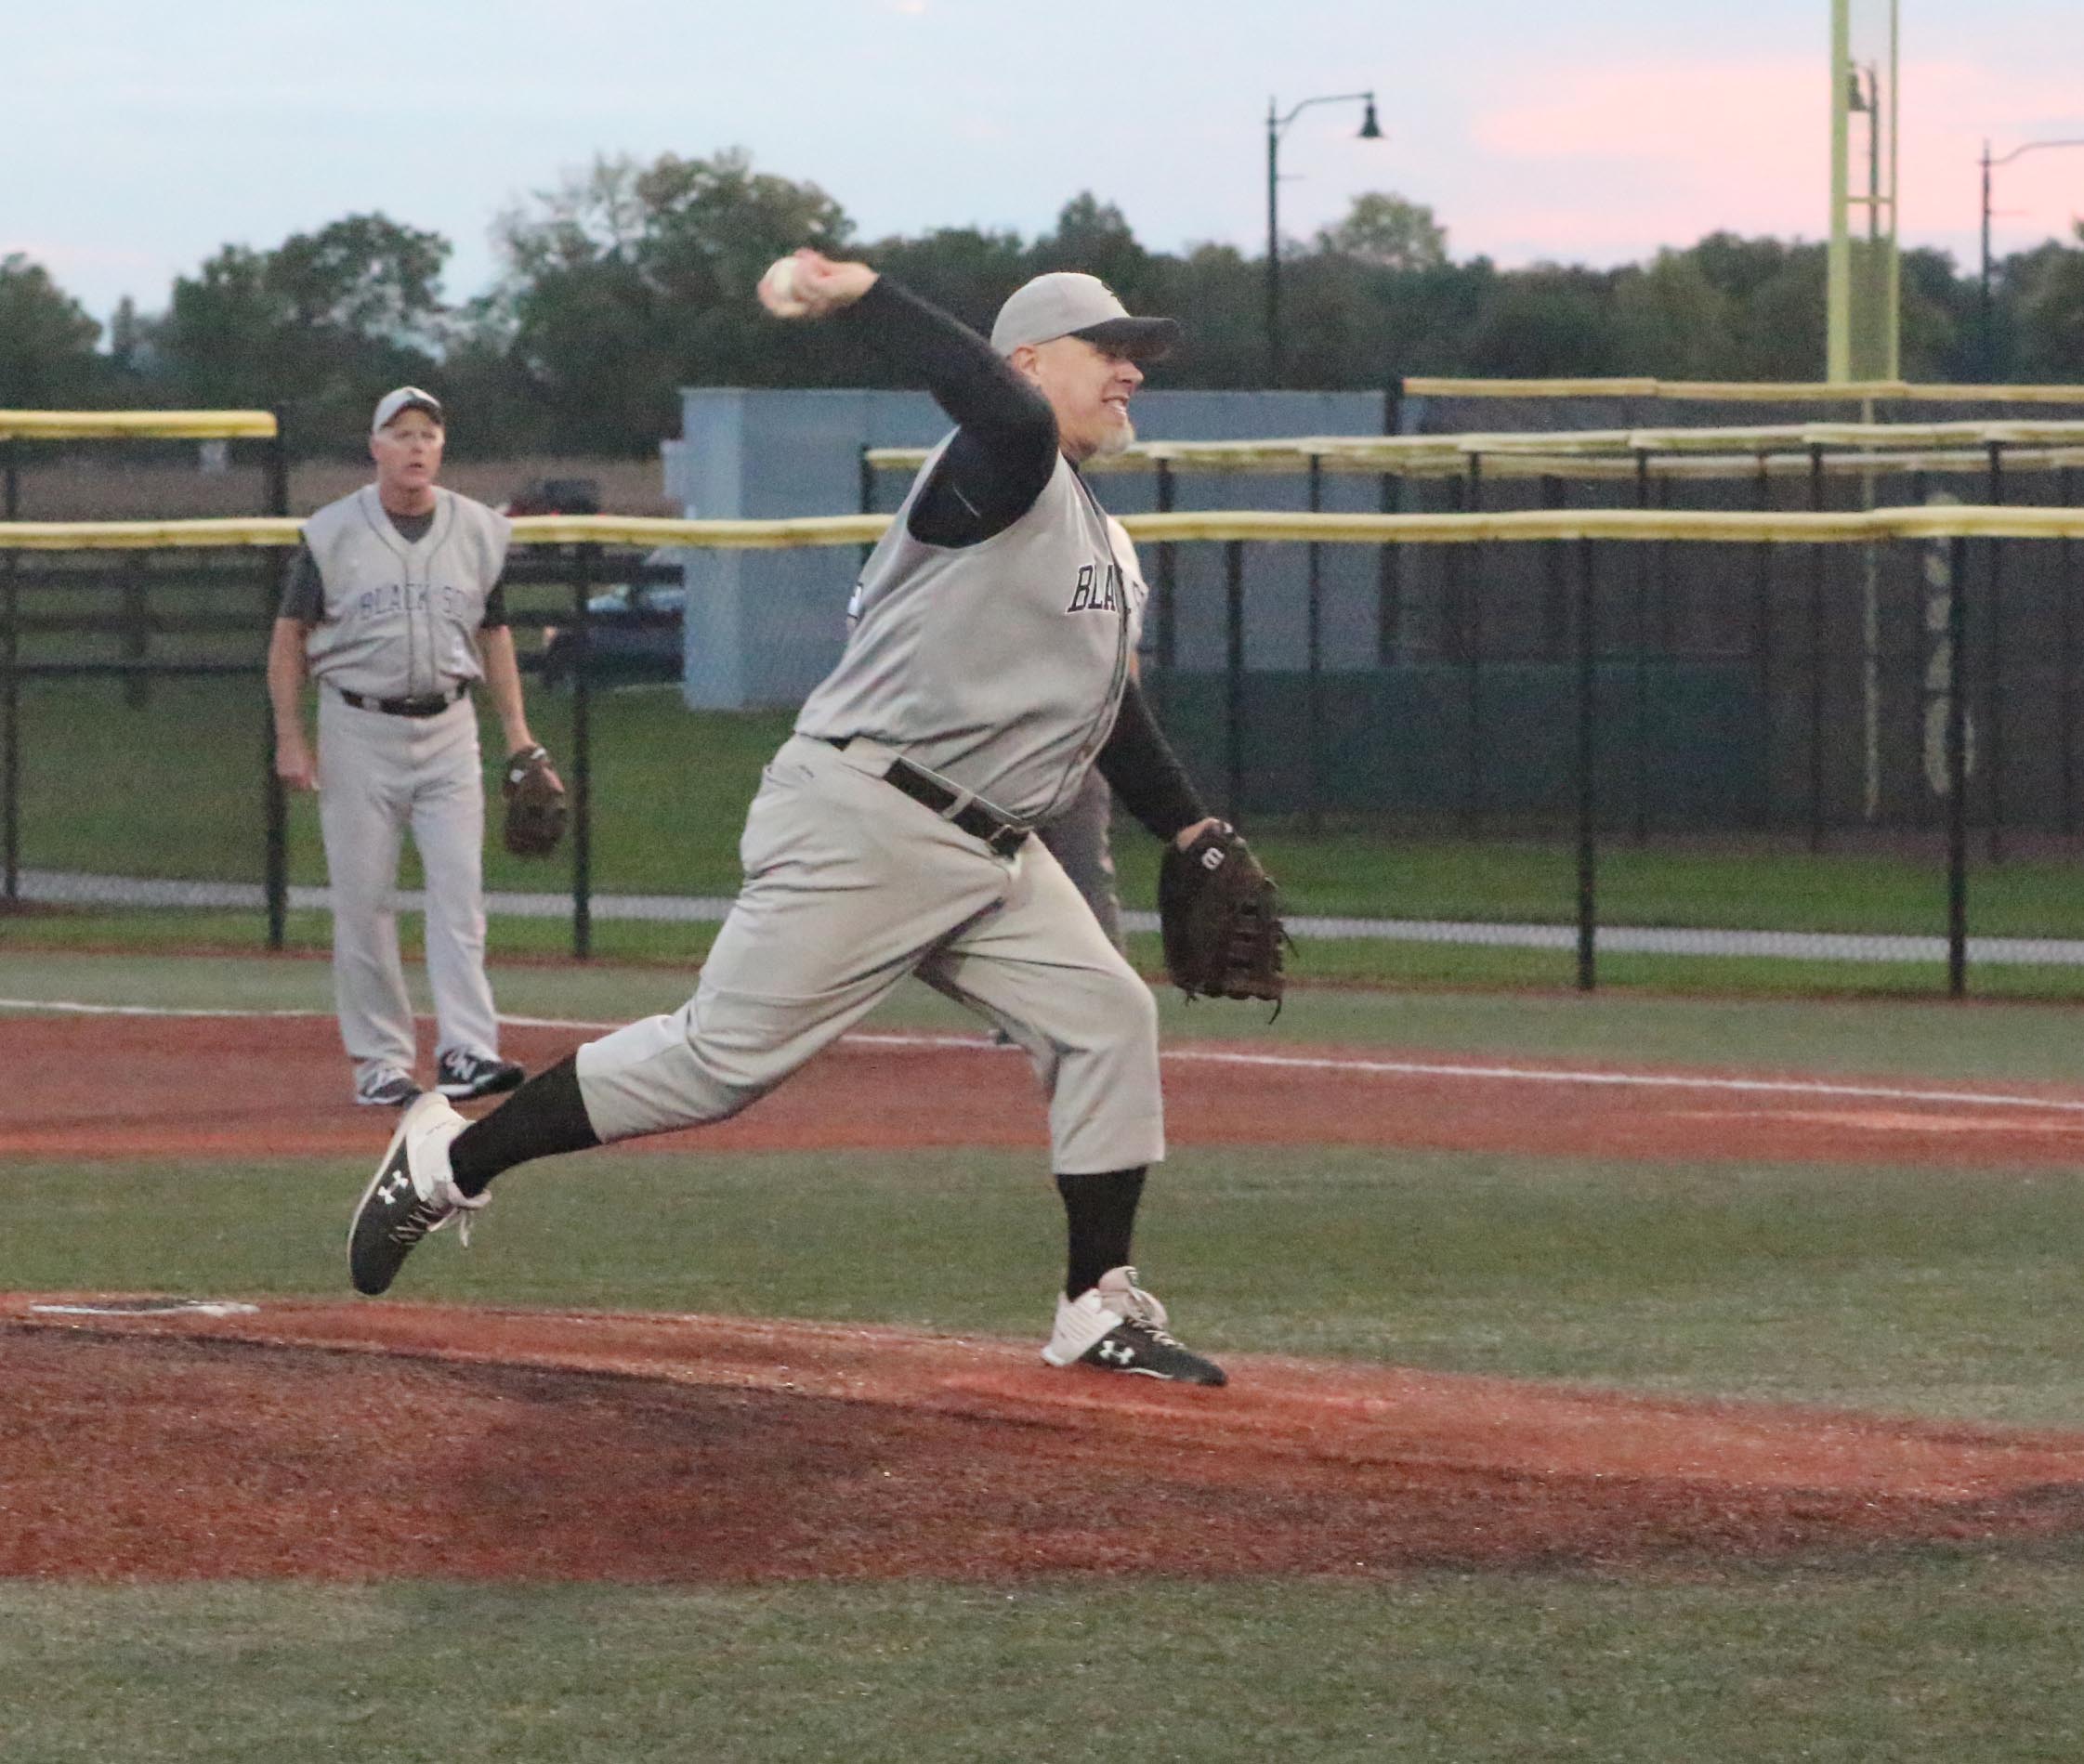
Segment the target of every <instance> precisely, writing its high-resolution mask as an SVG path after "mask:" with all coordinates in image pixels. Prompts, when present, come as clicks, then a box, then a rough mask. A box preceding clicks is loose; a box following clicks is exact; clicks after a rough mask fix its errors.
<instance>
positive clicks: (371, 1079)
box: [355, 1065, 420, 1108]
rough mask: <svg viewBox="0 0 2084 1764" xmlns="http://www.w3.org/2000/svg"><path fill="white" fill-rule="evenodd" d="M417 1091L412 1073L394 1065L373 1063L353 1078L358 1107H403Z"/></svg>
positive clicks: (418, 1091)
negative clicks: (402, 1070) (358, 1076)
mask: <svg viewBox="0 0 2084 1764" xmlns="http://www.w3.org/2000/svg"><path fill="white" fill-rule="evenodd" d="M419 1093H420V1087H419V1086H418V1085H417V1084H415V1083H413V1078H412V1075H411V1074H410V1073H406V1072H401V1071H400V1070H399V1069H398V1067H397V1066H395V1065H373V1066H371V1067H370V1068H369V1070H368V1071H366V1072H364V1073H363V1074H362V1075H361V1076H360V1078H357V1079H356V1080H355V1103H356V1105H357V1106H358V1107H360V1108H403V1107H404V1106H405V1105H406V1104H408V1103H410V1102H411V1101H412V1100H413V1098H414V1097H415V1096H417V1095H419Z"/></svg>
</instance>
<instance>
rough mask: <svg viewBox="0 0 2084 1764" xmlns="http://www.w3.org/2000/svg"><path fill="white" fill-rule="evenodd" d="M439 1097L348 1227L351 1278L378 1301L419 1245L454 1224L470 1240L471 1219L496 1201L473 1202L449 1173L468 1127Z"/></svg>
mask: <svg viewBox="0 0 2084 1764" xmlns="http://www.w3.org/2000/svg"><path fill="white" fill-rule="evenodd" d="M468 1125H469V1123H468V1122H466V1121H465V1119H464V1117H462V1116H461V1115H459V1114H457V1113H456V1111H455V1109H454V1108H453V1106H452V1105H451V1104H450V1102H449V1099H448V1098H447V1097H445V1096H443V1095H441V1094H440V1093H439V1091H426V1092H425V1093H424V1094H422V1095H421V1096H420V1097H419V1098H418V1099H417V1100H416V1101H415V1102H414V1103H413V1104H412V1106H411V1107H410V1108H408V1109H407V1110H406V1111H405V1115H404V1117H403V1118H402V1119H401V1120H400V1122H399V1124H398V1131H397V1132H395V1133H393V1134H392V1135H391V1143H390V1145H389V1147H388V1148H387V1150H386V1151H385V1153H384V1161H383V1162H382V1163H380V1164H378V1165H377V1166H376V1173H375V1175H374V1176H372V1177H371V1178H370V1179H369V1186H368V1187H367V1188H365V1189H363V1190H362V1193H361V1200H360V1203H359V1204H358V1205H357V1206H356V1208H355V1216H354V1219H353V1221H352V1222H350V1223H349V1224H348V1226H347V1273H348V1276H349V1278H350V1279H352V1280H353V1281H354V1284H355V1290H356V1291H357V1292H366V1293H368V1294H370V1295H371V1296H372V1297H374V1296H375V1295H376V1294H377V1293H379V1292H382V1291H383V1290H384V1289H385V1288H386V1287H388V1286H389V1285H390V1284H391V1282H392V1280H394V1279H395V1278H396V1277H397V1275H398V1271H399V1269H400V1266H401V1265H402V1264H403V1263H404V1261H405V1258H406V1257H407V1256H408V1255H410V1254H411V1253H412V1250H413V1245H415V1244H416V1243H418V1242H419V1241H420V1239H421V1238H422V1237H425V1236H426V1235H427V1233H428V1232H430V1231H439V1230H440V1229H441V1227H442V1226H444V1225H446V1224H447V1223H448V1222H450V1221H451V1220H452V1219H459V1218H460V1219H461V1220H462V1221H463V1222H464V1223H463V1227H462V1233H461V1235H462V1237H463V1240H464V1242H465V1243H466V1244H467V1243H468V1242H469V1241H470V1223H469V1221H470V1215H471V1214H472V1213H474V1212H476V1211H477V1210H478V1209H479V1208H481V1207H483V1206H484V1204H485V1203H486V1201H487V1200H488V1199H489V1198H491V1197H490V1196H485V1195H465V1193H464V1192H463V1191H462V1190H461V1189H459V1188H458V1187H457V1186H456V1184H455V1180H454V1178H452V1176H451V1175H450V1173H449V1144H450V1142H451V1141H452V1140H453V1139H454V1138H455V1136H456V1135H457V1134H458V1133H460V1132H462V1131H463V1130H464V1129H465V1127H466V1126H468Z"/></svg>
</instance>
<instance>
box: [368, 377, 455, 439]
mask: <svg viewBox="0 0 2084 1764" xmlns="http://www.w3.org/2000/svg"><path fill="white" fill-rule="evenodd" d="M408 411H425V412H426V413H427V414H428V415H429V416H431V417H432V418H433V419H434V420H435V421H436V422H437V423H441V424H443V425H444V426H446V424H445V422H444V419H443V417H442V415H441V400H440V399H438V398H436V397H435V396H434V394H433V393H431V392H423V391H421V390H420V388H419V387H418V386H416V385H401V386H399V387H398V388H397V389H396V390H395V391H390V392H387V393H385V394H384V396H383V397H382V398H380V399H377V400H376V414H375V415H374V416H373V417H371V418H370V419H369V432H370V434H372V435H374V434H376V433H378V432H379V431H380V430H383V429H386V428H388V427H389V426H390V425H391V424H393V423H394V422H396V421H397V420H398V419H399V418H400V417H401V416H403V415H404V414H405V412H408Z"/></svg>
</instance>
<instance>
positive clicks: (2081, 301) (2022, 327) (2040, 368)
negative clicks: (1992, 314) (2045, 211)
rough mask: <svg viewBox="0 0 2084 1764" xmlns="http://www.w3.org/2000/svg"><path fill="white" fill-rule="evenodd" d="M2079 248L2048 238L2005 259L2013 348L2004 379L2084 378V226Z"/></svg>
mask: <svg viewBox="0 0 2084 1764" xmlns="http://www.w3.org/2000/svg"><path fill="white" fill-rule="evenodd" d="M2078 245H2084V224H2079V225H2078V227H2077V244H2076V245H2070V244H2064V243H2063V242H2061V241H2059V240H2052V239H2051V240H2050V241H2049V242H2047V243H2046V244H2043V245H2041V246H2038V248H2036V249H2035V250H2033V251H2030V252H2023V253H2021V254H2019V255H2016V256H2013V257H2011V258H2008V259H2006V261H2005V263H2004V266H2003V275H2002V278H2001V283H2000V286H2001V290H2002V296H2003V307H2004V317H2005V319H2006V320H2007V323H2006V326H2005V331H2006V333H2008V340H2009V344H2010V346H2009V348H2008V349H2007V350H2006V352H2005V354H2004V356H2003V357H2002V358H2001V359H2000V364H1999V365H2000V368H2001V371H2002V375H2003V377H2006V378H2020V379H2025V380H2027V381H2057V382H2059V381H2069V380H2077V379H2079V378H2084V250H2079V249H2077V246H2078Z"/></svg>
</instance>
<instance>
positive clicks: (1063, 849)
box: [1037, 770, 1122, 949]
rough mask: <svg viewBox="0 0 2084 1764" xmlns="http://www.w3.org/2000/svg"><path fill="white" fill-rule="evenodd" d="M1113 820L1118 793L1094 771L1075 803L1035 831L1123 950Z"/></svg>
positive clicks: (1101, 925) (1101, 927)
mask: <svg viewBox="0 0 2084 1764" xmlns="http://www.w3.org/2000/svg"><path fill="white" fill-rule="evenodd" d="M1113 822H1114V791H1113V790H1112V789H1111V788H1110V787H1109V785H1108V781H1107V779H1106V778H1104V777H1101V776H1100V774H1099V772H1098V771H1097V770H1094V771H1091V772H1088V773H1087V774H1086V775H1085V782H1084V783H1083V784H1081V786H1080V787H1079V792H1078V794H1077V795H1076V796H1074V797H1072V798H1071V805H1070V806H1069V807H1068V808H1067V809H1066V810H1065V811H1064V812H1063V813H1062V814H1061V815H1059V816H1057V817H1056V818H1055V820H1053V821H1047V822H1044V823H1043V824H1042V827H1040V828H1039V829H1037V832H1038V834H1039V835H1040V837H1041V839H1042V843H1043V844H1045V845H1047V846H1048V847H1049V849H1050V853H1051V855H1052V856H1055V859H1056V861H1057V862H1058V863H1059V864H1061V865H1063V866H1064V873H1065V874H1066V875H1067V876H1068V877H1069V878H1070V879H1071V883H1072V885H1073V886H1074V887H1075V888H1077V890H1078V892H1079V893H1080V894H1081V895H1083V896H1084V897H1085V904H1086V905H1087V906H1088V907H1090V908H1093V916H1094V918H1095V919H1097V920H1098V921H1100V929H1101V930H1102V931H1104V932H1106V933H1107V934H1108V942H1109V943H1111V944H1112V945H1113V946H1114V947H1116V948H1117V949H1120V948H1121V947H1122V941H1121V894H1120V892H1119V891H1118V890H1117V889H1116V887H1115V881H1114V843H1113V841H1112V839H1111V838H1110V837H1109V835H1110V832H1111V830H1112V827H1113Z"/></svg>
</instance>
